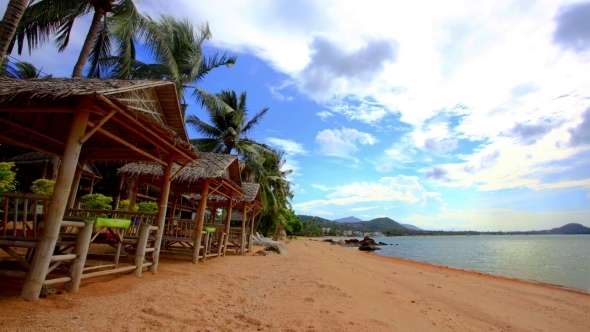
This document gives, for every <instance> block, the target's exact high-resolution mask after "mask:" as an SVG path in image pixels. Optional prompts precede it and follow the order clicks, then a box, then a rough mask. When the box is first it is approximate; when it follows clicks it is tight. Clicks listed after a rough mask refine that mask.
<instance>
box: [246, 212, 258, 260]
mask: <svg viewBox="0 0 590 332" xmlns="http://www.w3.org/2000/svg"><path fill="white" fill-rule="evenodd" d="M256 214H257V213H254V211H252V215H251V216H250V236H249V237H248V251H249V252H252V235H254V217H255V216H256Z"/></svg>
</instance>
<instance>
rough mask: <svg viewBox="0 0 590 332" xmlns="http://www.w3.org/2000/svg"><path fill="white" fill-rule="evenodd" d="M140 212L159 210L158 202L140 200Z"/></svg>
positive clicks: (138, 205)
mask: <svg viewBox="0 0 590 332" xmlns="http://www.w3.org/2000/svg"><path fill="white" fill-rule="evenodd" d="M137 207H138V208H139V211H140V212H156V211H158V203H156V202H140V203H138V204H137Z"/></svg>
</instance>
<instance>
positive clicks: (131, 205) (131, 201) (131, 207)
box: [127, 179, 140, 212]
mask: <svg viewBox="0 0 590 332" xmlns="http://www.w3.org/2000/svg"><path fill="white" fill-rule="evenodd" d="M131 181H132V182H133V184H132V185H131V195H130V197H129V208H128V209H127V210H128V211H131V212H133V211H135V201H136V200H137V192H138V191H139V187H140V183H139V179H131Z"/></svg>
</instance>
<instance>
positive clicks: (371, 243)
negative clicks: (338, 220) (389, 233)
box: [359, 235, 381, 251]
mask: <svg viewBox="0 0 590 332" xmlns="http://www.w3.org/2000/svg"><path fill="white" fill-rule="evenodd" d="M359 250H362V251H374V250H381V248H379V247H377V244H376V243H375V240H373V239H371V238H370V237H369V236H368V235H367V236H365V238H364V239H363V240H362V241H361V245H360V247H359Z"/></svg>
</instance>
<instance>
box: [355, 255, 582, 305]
mask: <svg viewBox="0 0 590 332" xmlns="http://www.w3.org/2000/svg"><path fill="white" fill-rule="evenodd" d="M351 249H357V250H358V248H351ZM370 254H373V255H372V256H375V257H376V258H377V257H379V258H385V259H391V260H393V261H396V262H402V263H415V264H417V265H420V266H425V267H428V266H430V267H437V268H443V269H449V270H453V271H455V272H466V273H470V274H474V275H475V274H477V275H478V276H487V277H492V278H500V279H503V280H511V281H515V282H524V283H528V284H533V285H539V286H545V287H550V288H556V289H560V290H565V291H569V292H574V293H579V294H582V295H589V296H590V290H589V291H585V290H583V289H578V288H573V287H567V286H563V285H557V284H551V283H546V282H541V281H537V280H532V279H531V280H527V279H519V278H512V277H508V276H503V275H500V274H489V273H485V272H479V271H476V270H467V269H461V268H457V267H449V266H444V265H436V264H432V263H427V262H420V261H413V260H411V259H405V258H401V257H392V256H385V255H380V254H378V253H370Z"/></svg>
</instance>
